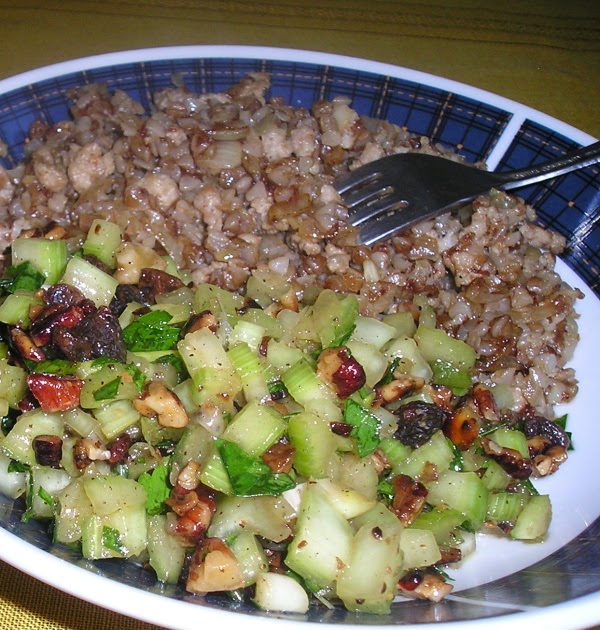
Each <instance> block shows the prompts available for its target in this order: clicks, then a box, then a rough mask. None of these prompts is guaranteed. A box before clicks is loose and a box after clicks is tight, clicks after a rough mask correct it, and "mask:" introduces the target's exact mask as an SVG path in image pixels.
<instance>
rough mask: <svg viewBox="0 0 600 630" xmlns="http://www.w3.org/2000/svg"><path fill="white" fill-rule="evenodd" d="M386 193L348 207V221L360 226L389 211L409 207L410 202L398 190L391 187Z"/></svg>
mask: <svg viewBox="0 0 600 630" xmlns="http://www.w3.org/2000/svg"><path fill="white" fill-rule="evenodd" d="M384 192H385V194H382V195H379V196H377V197H375V198H374V199H373V200H372V201H369V202H367V203H363V204H360V205H358V206H355V207H353V208H349V209H348V222H349V223H350V225H353V226H355V227H356V226H359V225H362V224H363V223H365V222H366V221H369V220H370V219H376V218H377V217H379V216H381V215H383V214H385V213H386V212H389V211H399V210H400V209H403V208H407V207H408V206H409V202H408V201H407V200H406V199H405V197H404V195H402V194H401V193H400V192H398V191H397V190H394V189H393V188H389V189H387V190H386V191H384Z"/></svg>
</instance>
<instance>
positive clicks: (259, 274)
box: [246, 269, 292, 307]
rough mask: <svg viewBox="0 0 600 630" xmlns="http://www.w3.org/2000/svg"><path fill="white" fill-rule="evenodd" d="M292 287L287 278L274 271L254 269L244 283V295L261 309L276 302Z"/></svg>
mask: <svg viewBox="0 0 600 630" xmlns="http://www.w3.org/2000/svg"><path fill="white" fill-rule="evenodd" d="M291 288H292V285H291V284H290V283H289V282H288V280H287V278H286V277H285V276H284V275H282V274H280V273H276V272H274V271H267V270H262V269H254V270H253V271H252V274H251V275H250V277H249V278H248V282H247V283H246V295H247V296H248V297H250V298H252V299H253V300H255V301H256V302H257V303H258V304H260V305H261V306H263V307H266V306H268V305H269V304H271V303H272V302H278V301H279V300H280V299H281V298H282V297H283V296H284V295H285V294H286V293H287V292H288V291H290V290H291Z"/></svg>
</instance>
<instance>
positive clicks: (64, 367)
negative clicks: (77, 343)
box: [31, 359, 76, 376]
mask: <svg viewBox="0 0 600 630" xmlns="http://www.w3.org/2000/svg"><path fill="white" fill-rule="evenodd" d="M31 372H39V373H41V374H58V375H59V376H72V375H73V374H75V372H76V369H75V364H74V363H71V361H66V360H65V359H51V360H47V361H40V362H39V363H34V364H33V366H32V367H31Z"/></svg>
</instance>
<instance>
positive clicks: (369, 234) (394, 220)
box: [358, 205, 454, 245]
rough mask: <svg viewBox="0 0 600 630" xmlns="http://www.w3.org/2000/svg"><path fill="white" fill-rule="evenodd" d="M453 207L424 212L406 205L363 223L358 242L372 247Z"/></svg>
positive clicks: (419, 208) (420, 208)
mask: <svg viewBox="0 0 600 630" xmlns="http://www.w3.org/2000/svg"><path fill="white" fill-rule="evenodd" d="M453 207H454V205H448V206H446V207H445V208H437V207H436V208H433V209H431V208H429V209H428V210H425V209H424V208H422V207H417V206H410V205H408V206H406V207H405V208H399V209H398V210H396V211H395V212H390V213H389V214H387V215H385V216H380V217H379V218H376V219H373V220H372V221H368V222H363V223H365V225H363V226H362V227H361V228H360V232H359V239H358V240H359V241H360V242H361V243H362V244H363V245H373V243H376V242H377V241H380V240H383V239H386V238H390V237H391V236H393V235H394V234H396V233H397V232H400V231H402V230H405V229H406V228H409V227H411V226H412V225H415V223H419V222H420V221H425V220H427V219H431V218H432V217H435V216H437V215H439V214H441V213H442V212H449V211H450V210H452V209H453Z"/></svg>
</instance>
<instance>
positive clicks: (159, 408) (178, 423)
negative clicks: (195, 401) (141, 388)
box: [133, 381, 190, 429]
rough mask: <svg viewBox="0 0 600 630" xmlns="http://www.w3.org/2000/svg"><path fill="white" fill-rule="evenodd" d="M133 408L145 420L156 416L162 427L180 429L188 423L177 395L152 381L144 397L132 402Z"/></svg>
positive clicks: (187, 417)
mask: <svg viewBox="0 0 600 630" xmlns="http://www.w3.org/2000/svg"><path fill="white" fill-rule="evenodd" d="M133 406H134V407H135V408H136V409H137V410H138V411H139V412H140V413H141V414H142V415H143V416H146V418H153V417H155V416H156V417H157V418H158V423H159V424H160V425H161V426H163V427H171V428H174V429H181V428H183V427H185V426H186V425H187V424H188V422H189V421H190V419H189V416H188V415H187V412H186V410H185V409H184V407H183V405H182V404H181V400H179V397H178V396H177V394H175V393H174V392H172V391H171V390H169V389H167V388H166V387H165V386H164V385H163V384H162V383H159V382H158V381H152V382H151V383H150V385H148V387H147V388H146V392H145V393H144V395H143V396H142V397H141V398H137V399H136V400H134V401H133Z"/></svg>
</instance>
